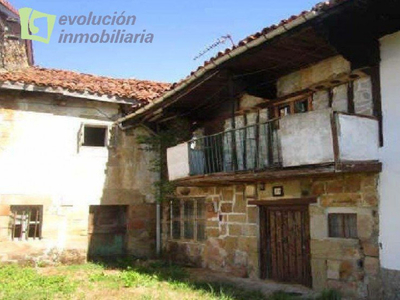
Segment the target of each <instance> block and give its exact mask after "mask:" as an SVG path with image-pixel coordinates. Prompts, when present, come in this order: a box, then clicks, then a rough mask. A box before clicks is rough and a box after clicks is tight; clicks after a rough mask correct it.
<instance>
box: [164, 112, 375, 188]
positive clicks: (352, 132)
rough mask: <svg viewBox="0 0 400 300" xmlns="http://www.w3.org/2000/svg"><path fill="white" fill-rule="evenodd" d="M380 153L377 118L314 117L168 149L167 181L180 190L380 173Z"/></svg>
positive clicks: (279, 121) (285, 120) (320, 114)
mask: <svg viewBox="0 0 400 300" xmlns="http://www.w3.org/2000/svg"><path fill="white" fill-rule="evenodd" d="M378 148H379V125H378V121H377V119H376V118H374V117H369V116H361V115H351V114H345V113H339V112H333V111H332V110H331V109H327V110H321V111H313V112H308V113H303V114H295V115H289V116H285V117H283V118H281V119H275V120H271V121H269V122H267V123H262V124H254V125H250V126H246V127H242V128H236V129H233V130H227V131H224V132H221V133H218V134H215V135H211V136H204V137H201V138H197V139H193V140H191V141H189V142H187V143H183V144H180V145H177V146H175V147H172V148H169V149H168V151H167V158H168V170H169V179H170V180H172V181H177V182H179V183H180V184H201V183H213V182H220V183H233V182H248V181H258V180H262V179H269V178H283V177H290V176H300V175H309V174H312V173H335V172H351V171H371V172H372V171H373V172H379V171H380V168H381V166H380V163H379V162H378Z"/></svg>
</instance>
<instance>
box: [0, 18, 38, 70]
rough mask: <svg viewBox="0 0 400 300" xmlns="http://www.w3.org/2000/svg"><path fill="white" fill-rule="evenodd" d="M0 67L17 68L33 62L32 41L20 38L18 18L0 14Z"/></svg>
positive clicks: (22, 67)
mask: <svg viewBox="0 0 400 300" xmlns="http://www.w3.org/2000/svg"><path fill="white" fill-rule="evenodd" d="M0 21H1V26H0V27H1V28H0V29H1V31H2V32H1V33H2V34H1V50H0V51H1V61H0V66H1V68H2V69H4V70H7V71H10V70H18V69H24V68H27V67H28V66H30V65H32V64H33V56H32V41H30V40H22V39H21V27H20V24H19V19H17V18H12V17H9V16H5V15H2V14H1V15H0Z"/></svg>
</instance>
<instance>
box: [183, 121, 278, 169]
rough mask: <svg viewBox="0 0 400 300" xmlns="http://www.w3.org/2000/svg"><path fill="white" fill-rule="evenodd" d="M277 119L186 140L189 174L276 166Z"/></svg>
mask: <svg viewBox="0 0 400 300" xmlns="http://www.w3.org/2000/svg"><path fill="white" fill-rule="evenodd" d="M278 121H279V120H272V121H269V122H267V123H262V124H254V125H249V126H246V127H242V128H237V129H230V130H227V131H224V132H221V133H218V134H214V135H210V136H205V137H201V138H195V139H193V140H191V141H189V142H188V147H189V164H190V175H202V174H211V173H218V172H231V171H251V170H262V169H267V168H270V167H275V166H278V165H279V164H280V161H281V159H280V149H279V147H278V144H279V143H278V139H279V137H278V126H279V123H278Z"/></svg>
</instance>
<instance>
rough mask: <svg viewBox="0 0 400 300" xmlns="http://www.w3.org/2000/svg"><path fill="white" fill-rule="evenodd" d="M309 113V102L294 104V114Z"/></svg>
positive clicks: (302, 101)
mask: <svg viewBox="0 0 400 300" xmlns="http://www.w3.org/2000/svg"><path fill="white" fill-rule="evenodd" d="M307 111H308V100H301V101H296V102H295V103H294V113H295V114H298V113H305V112H307Z"/></svg>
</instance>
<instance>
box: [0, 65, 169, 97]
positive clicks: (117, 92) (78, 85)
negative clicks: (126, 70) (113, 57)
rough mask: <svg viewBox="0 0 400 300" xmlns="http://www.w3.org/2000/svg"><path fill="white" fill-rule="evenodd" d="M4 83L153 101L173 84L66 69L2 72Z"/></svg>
mask: <svg viewBox="0 0 400 300" xmlns="http://www.w3.org/2000/svg"><path fill="white" fill-rule="evenodd" d="M0 81H2V82H5V81H9V82H13V83H24V84H33V85H36V86H41V87H52V88H63V89H68V90H70V91H73V92H80V93H85V92H89V93H92V94H98V95H101V96H102V95H108V96H118V97H121V98H130V99H132V100H138V101H139V102H140V103H141V104H142V105H144V104H147V103H149V102H151V101H152V100H153V99H155V98H157V97H159V96H161V95H162V94H163V93H164V92H165V91H166V90H168V89H169V87H170V86H171V84H169V83H161V82H155V81H149V80H137V79H116V78H110V77H104V76H95V75H91V74H84V73H78V72H73V71H66V70H57V69H47V68H40V67H29V68H27V69H22V70H17V71H8V72H4V73H0Z"/></svg>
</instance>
